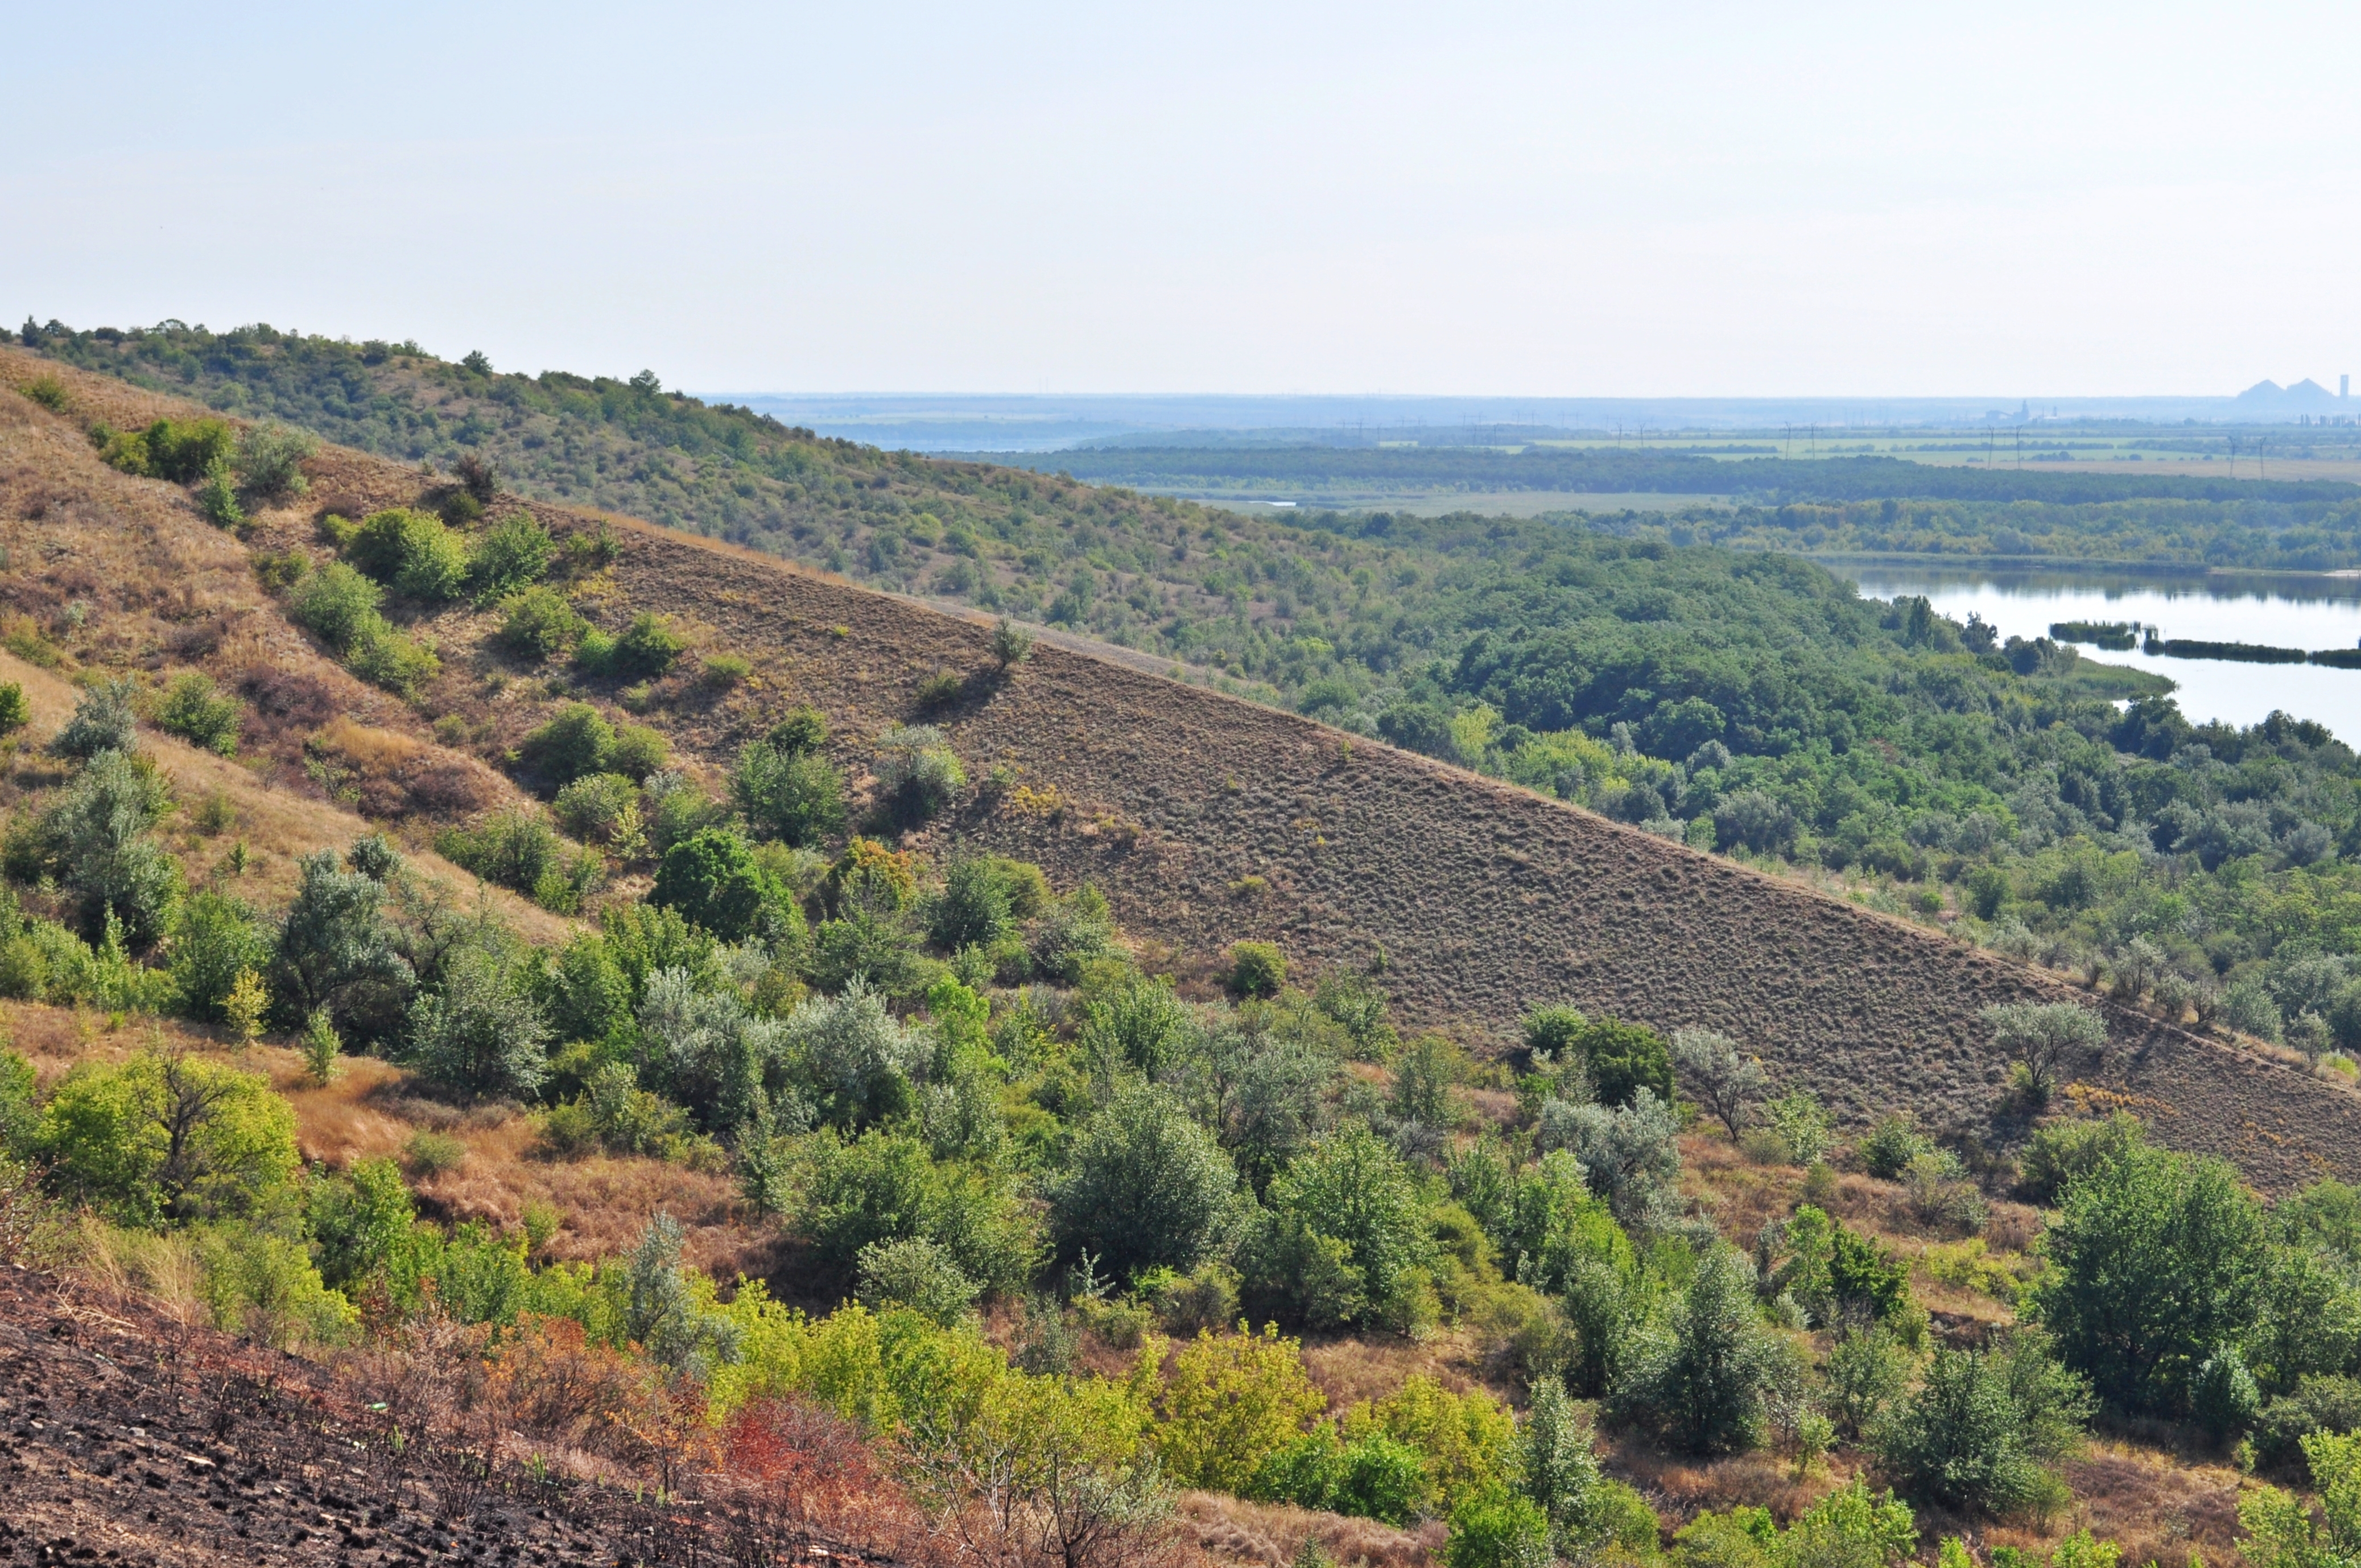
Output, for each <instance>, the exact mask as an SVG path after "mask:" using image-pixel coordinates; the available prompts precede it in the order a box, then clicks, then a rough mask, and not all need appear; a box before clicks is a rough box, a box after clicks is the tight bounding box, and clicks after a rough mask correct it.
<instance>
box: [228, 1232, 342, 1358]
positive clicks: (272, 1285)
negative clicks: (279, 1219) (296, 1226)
mask: <svg viewBox="0 0 2361 1568" xmlns="http://www.w3.org/2000/svg"><path fill="white" fill-rule="evenodd" d="M195 1239H196V1248H195V1250H196V1257H197V1265H198V1269H199V1279H200V1288H201V1289H202V1290H203V1296H204V1300H205V1306H206V1308H207V1310H209V1311H210V1312H211V1313H212V1314H213V1321H214V1327H215V1328H217V1329H220V1330H222V1331H223V1332H226V1333H235V1334H242V1335H244V1336H246V1337H247V1338H248V1339H252V1340H256V1341H258V1342H260V1343H263V1344H266V1345H269V1346H271V1347H272V1348H274V1349H277V1350H282V1351H290V1350H294V1349H298V1348H300V1347H302V1346H306V1345H335V1344H341V1343H345V1342H346V1340H347V1339H348V1338H349V1337H350V1336H351V1334H352V1332H353V1331H354V1330H355V1329H357V1327H358V1326H359V1324H360V1313H359V1312H358V1311H357V1310H356V1309H355V1308H354V1306H353V1304H352V1303H351V1302H350V1301H349V1300H347V1299H345V1297H344V1296H343V1295H342V1294H340V1293H339V1292H337V1291H335V1290H331V1289H329V1288H327V1287H326V1285H325V1284H324V1283H323V1282H322V1280H321V1278H320V1271H319V1269H318V1268H317V1267H316V1266H313V1262H312V1256H311V1254H310V1252H309V1251H308V1250H307V1249H306V1248H305V1247H304V1245H303V1244H302V1242H301V1241H299V1240H296V1239H295V1238H293V1237H291V1236H288V1235H285V1234H281V1233H280V1231H279V1230H278V1229H276V1228H274V1227H270V1226H267V1225H209V1226H207V1227H205V1228H204V1229H203V1231H201V1232H200V1233H198V1234H197V1236H196V1238H195Z"/></svg>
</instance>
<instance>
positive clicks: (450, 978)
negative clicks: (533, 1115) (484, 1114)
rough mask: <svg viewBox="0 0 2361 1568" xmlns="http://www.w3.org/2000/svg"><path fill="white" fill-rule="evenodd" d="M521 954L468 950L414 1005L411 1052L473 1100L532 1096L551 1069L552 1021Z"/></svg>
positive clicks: (432, 1075)
mask: <svg viewBox="0 0 2361 1568" xmlns="http://www.w3.org/2000/svg"><path fill="white" fill-rule="evenodd" d="M527 983H528V982H527V979H526V976H525V975H524V974H523V973H522V972H521V966H520V964H519V963H518V961H517V959H516V957H515V956H514V955H512V954H511V953H508V952H506V951H503V950H500V949H498V948H493V947H490V946H484V945H479V946H472V947H468V948H463V949H461V950H460V951H459V952H458V953H457V954H456V956H454V957H453V958H452V959H450V960H449V961H447V962H446V963H445V965H444V968H443V984H442V987H441V989H439V990H437V991H431V992H427V993H425V994H424V995H423V996H421V997H420V998H419V999H418V1000H417V1001H416V1002H415V1003H412V1007H411V1011H410V1047H409V1058H410V1059H411V1060H412V1062H414V1063H415V1064H416V1065H417V1067H418V1069H419V1070H420V1071H421V1072H422V1073H423V1074H424V1075H425V1076H426V1077H427V1078H428V1079H429V1080H432V1081H434V1082H436V1083H439V1084H441V1085H442V1086H444V1087H445V1088H446V1089H449V1090H452V1091H456V1092H457V1093H460V1094H464V1095H467V1096H468V1097H469V1098H471V1099H478V1100H489V1099H513V1100H530V1099H531V1098H532V1097H533V1093H534V1091H537V1090H539V1089H540V1087H541V1080H542V1079H543V1077H544V1075H545V1074H546V1073H547V1071H548V1046H549V1025H548V1022H547V1020H546V1019H544V1017H543V1016H542V1013H541V1009H540V1008H539V1007H538V1006H536V1005H534V1003H533V998H532V996H531V995H530V994H529V993H528V991H527V989H526V987H527Z"/></svg>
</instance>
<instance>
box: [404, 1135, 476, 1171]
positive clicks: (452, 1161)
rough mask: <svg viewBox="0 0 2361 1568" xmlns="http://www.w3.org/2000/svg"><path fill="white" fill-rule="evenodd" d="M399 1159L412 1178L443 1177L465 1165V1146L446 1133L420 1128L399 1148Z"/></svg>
mask: <svg viewBox="0 0 2361 1568" xmlns="http://www.w3.org/2000/svg"><path fill="white" fill-rule="evenodd" d="M401 1158H402V1163H403V1164H404V1165H407V1166H408V1167H409V1168H410V1172H411V1174H412V1176H420V1177H429V1176H443V1175H445V1174H447V1173H449V1172H451V1171H454V1170H456V1169H458V1168H460V1167H461V1166H463V1165H465V1164H467V1145H466V1144H464V1143H462V1142H461V1141H460V1140H459V1139H457V1138H455V1137H453V1136H452V1135H450V1134H448V1133H440V1132H436V1131H435V1130H434V1128H432V1127H421V1128H419V1129H418V1131H416V1132H414V1133H412V1134H411V1135H410V1141H409V1142H408V1143H405V1144H403V1145H402V1146H401Z"/></svg>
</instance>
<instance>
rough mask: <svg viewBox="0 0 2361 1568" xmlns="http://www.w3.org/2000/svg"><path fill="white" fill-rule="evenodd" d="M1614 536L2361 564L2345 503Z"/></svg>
mask: <svg viewBox="0 0 2361 1568" xmlns="http://www.w3.org/2000/svg"><path fill="white" fill-rule="evenodd" d="M1615 526H1616V527H1618V528H1619V529H1622V530H1627V531H1628V530H1631V529H1638V530H1641V531H1643V532H1657V531H1664V530H1677V531H1678V532H1679V535H1680V537H1681V538H1682V539H1683V540H1684V541H1685V542H1686V541H1689V540H1695V541H1697V542H1711V543H1719V544H1727V545H1730V546H1733V547H1737V548H1743V549H1758V550H1798V549H1801V550H1807V551H1813V552H1817V553H1820V554H1832V555H1840V554H1865V555H1884V554H1898V555H1930V556H1940V557H1946V558H1949V559H1954V560H1960V561H1969V560H1985V559H1991V558H1999V559H2001V560H2003V561H2007V562H2012V563H2015V564H2018V565H2034V564H2038V563H2040V562H2043V561H2061V562H2123V563H2125V564H2139V565H2169V566H2186V567H2189V568H2191V569H2192V570H2204V569H2207V568H2211V567H2236V568H2241V569H2246V570H2251V571H2286V572H2321V571H2335V570H2343V569H2345V568H2347V567H2351V566H2353V565H2356V564H2361V505H2357V504H2356V503H2355V502H2354V501H2353V500H2352V499H2350V498H2345V499H2287V498H2278V499H2271V498H2265V497H2261V496H2257V495H2252V494H2248V493H2246V491H2245V488H2244V487H2243V486H2242V487H2241V492H2240V494H2239V496H2238V497H2237V498H2236V499H2221V500H2203V501H2200V500H2189V499H2150V500H2127V501H2108V502H2077V503H2074V504H2063V503H2059V502H2046V501H2036V500H2024V501H2016V502H1997V501H1995V502H1991V503H1978V502H1971V501H1948V502H1934V501H1927V500H1905V499H1891V498H1888V499H1879V500H1872V501H1859V502H1848V503H1842V504H1838V503H1820V502H1793V503H1789V504H1785V505H1782V506H1778V507H1746V506H1741V507H1739V508H1737V509H1734V510H1729V511H1719V512H1707V511H1691V512H1686V513H1683V514H1681V515H1680V516H1678V517H1675V518H1672V519H1669V520H1666V519H1658V518H1640V517H1632V518H1628V519H1621V520H1618V521H1617V522H1616V524H1615Z"/></svg>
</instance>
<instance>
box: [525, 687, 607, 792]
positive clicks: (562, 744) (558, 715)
mask: <svg viewBox="0 0 2361 1568" xmlns="http://www.w3.org/2000/svg"><path fill="white" fill-rule="evenodd" d="M519 750H520V751H521V753H522V756H523V758H524V761H525V763H526V765H527V766H529V767H531V768H532V769H533V772H534V773H538V774H540V775H541V777H542V779H543V780H544V783H545V784H547V785H548V786H549V787H551V788H555V787H558V786H560V785H564V784H571V783H573V782H574V781H575V780H576V779H578V778H582V777H585V776H587V775H588V774H591V773H605V772H607V771H608V763H609V761H610V760H611V759H612V758H613V756H614V754H615V727H614V726H613V725H611V724H609V723H608V722H607V719H606V716H605V715H603V714H601V713H600V712H599V711H598V709H597V708H595V707H591V706H590V705H589V704H588V703H587V702H569V703H567V704H566V705H565V706H564V707H560V708H559V709H558V710H557V711H556V712H555V713H554V714H552V715H551V716H550V718H549V720H548V722H547V723H545V724H544V725H542V726H541V728H540V729H535V730H534V731H533V733H532V734H530V735H528V736H526V737H525V740H524V744H523V746H522V747H521V748H519Z"/></svg>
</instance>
